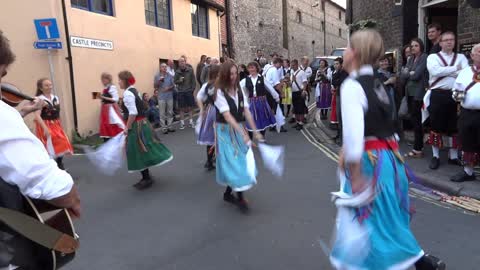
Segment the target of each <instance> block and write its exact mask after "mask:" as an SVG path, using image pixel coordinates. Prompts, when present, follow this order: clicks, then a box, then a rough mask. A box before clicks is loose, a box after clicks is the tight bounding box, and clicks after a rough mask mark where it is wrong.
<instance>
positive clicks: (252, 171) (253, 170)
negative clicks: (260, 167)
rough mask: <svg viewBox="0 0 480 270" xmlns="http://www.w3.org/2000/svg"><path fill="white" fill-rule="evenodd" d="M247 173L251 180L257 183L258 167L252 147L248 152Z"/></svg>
mask: <svg viewBox="0 0 480 270" xmlns="http://www.w3.org/2000/svg"><path fill="white" fill-rule="evenodd" d="M246 159H247V172H248V175H249V176H250V178H251V179H254V180H255V181H256V178H257V167H256V165H255V157H254V156H253V151H252V147H250V148H249V149H248V152H247V157H246Z"/></svg>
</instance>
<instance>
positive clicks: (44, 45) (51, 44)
mask: <svg viewBox="0 0 480 270" xmlns="http://www.w3.org/2000/svg"><path fill="white" fill-rule="evenodd" d="M33 47H34V48H35V49H39V50H48V49H54V50H55V49H61V48H62V42H57V41H36V42H34V43H33Z"/></svg>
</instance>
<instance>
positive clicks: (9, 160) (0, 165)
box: [0, 101, 73, 200]
mask: <svg viewBox="0 0 480 270" xmlns="http://www.w3.org/2000/svg"><path fill="white" fill-rule="evenodd" d="M0 121H1V122H2V131H1V132H0V177H1V178H2V179H3V180H4V181H5V182H7V183H9V184H11V185H15V186H17V187H18V188H19V189H20V192H21V193H22V194H23V195H25V196H27V197H30V198H33V199H41V200H51V199H55V198H58V197H61V196H64V195H66V194H67V193H69V192H70V190H71V189H72V186H73V180H72V177H71V176H70V175H69V174H68V173H67V172H65V171H63V170H60V169H59V168H58V167H57V164H56V162H55V161H54V160H53V159H51V158H50V156H49V155H48V153H47V150H46V149H45V146H44V145H43V144H42V142H40V140H39V139H38V138H37V137H35V135H33V134H32V132H31V131H30V130H29V129H28V127H27V126H26V125H25V122H24V121H23V118H22V117H21V115H20V113H19V112H18V111H17V110H16V109H14V108H12V107H10V106H9V105H7V104H6V103H4V102H3V101H0Z"/></svg>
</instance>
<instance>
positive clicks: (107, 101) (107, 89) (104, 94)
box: [102, 85, 115, 104]
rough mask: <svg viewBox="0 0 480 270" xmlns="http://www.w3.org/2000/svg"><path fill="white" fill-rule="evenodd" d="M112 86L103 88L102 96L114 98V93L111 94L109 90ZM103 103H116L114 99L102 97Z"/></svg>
mask: <svg viewBox="0 0 480 270" xmlns="http://www.w3.org/2000/svg"><path fill="white" fill-rule="evenodd" d="M110 87H111V85H110V86H109V87H108V88H106V89H104V90H103V92H102V96H104V97H107V98H113V97H112V95H110V93H109V92H108V91H109V90H110ZM102 103H103V104H113V103H115V102H114V101H109V100H105V99H102Z"/></svg>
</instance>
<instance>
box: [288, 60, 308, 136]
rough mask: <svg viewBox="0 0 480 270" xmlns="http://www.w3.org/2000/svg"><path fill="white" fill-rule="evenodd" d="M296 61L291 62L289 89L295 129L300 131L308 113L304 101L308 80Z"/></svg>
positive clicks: (306, 94)
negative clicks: (290, 89) (290, 88)
mask: <svg viewBox="0 0 480 270" xmlns="http://www.w3.org/2000/svg"><path fill="white" fill-rule="evenodd" d="M298 64H299V63H298V60H297V59H293V60H292V72H291V80H290V81H291V83H290V85H291V87H292V102H293V116H294V118H295V121H296V125H295V128H296V129H297V130H298V131H300V130H302V129H303V125H304V124H305V115H306V114H307V113H308V108H307V105H306V102H305V100H306V99H307V96H308V90H307V89H308V86H307V85H308V78H307V75H306V73H305V71H303V70H302V69H301V68H300V67H299V65H298Z"/></svg>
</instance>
